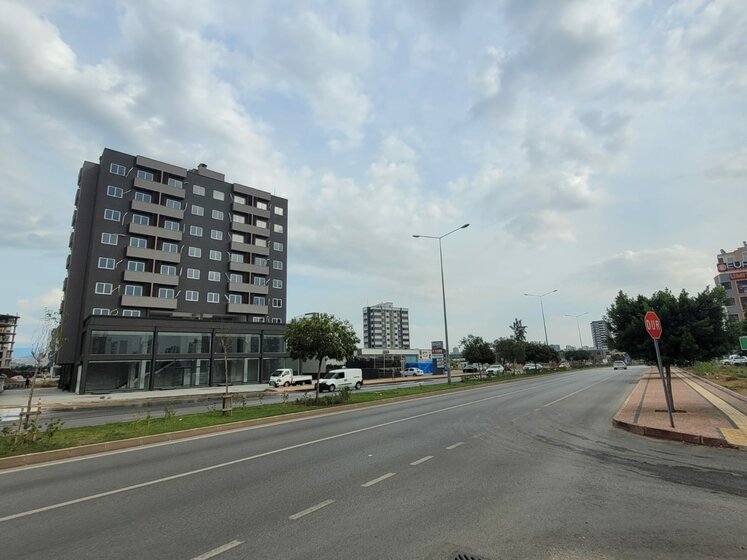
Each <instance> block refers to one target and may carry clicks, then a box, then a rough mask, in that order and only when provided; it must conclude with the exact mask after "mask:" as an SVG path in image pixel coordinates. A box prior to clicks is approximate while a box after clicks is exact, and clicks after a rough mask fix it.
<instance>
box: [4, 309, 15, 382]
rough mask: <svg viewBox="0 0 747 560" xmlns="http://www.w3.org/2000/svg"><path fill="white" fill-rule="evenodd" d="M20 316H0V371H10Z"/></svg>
mask: <svg viewBox="0 0 747 560" xmlns="http://www.w3.org/2000/svg"><path fill="white" fill-rule="evenodd" d="M17 325H18V315H0V369H10V362H11V360H12V359H13V345H14V344H15V342H16V326H17Z"/></svg>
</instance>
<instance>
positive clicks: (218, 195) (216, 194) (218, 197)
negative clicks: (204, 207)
mask: <svg viewBox="0 0 747 560" xmlns="http://www.w3.org/2000/svg"><path fill="white" fill-rule="evenodd" d="M213 198H214V199H215V200H225V198H226V195H225V194H223V193H222V192H221V191H213Z"/></svg>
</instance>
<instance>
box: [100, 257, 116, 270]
mask: <svg viewBox="0 0 747 560" xmlns="http://www.w3.org/2000/svg"><path fill="white" fill-rule="evenodd" d="M115 262H116V261H115V260H114V259H110V258H108V257H99V268H104V269H106V270H114V265H115Z"/></svg>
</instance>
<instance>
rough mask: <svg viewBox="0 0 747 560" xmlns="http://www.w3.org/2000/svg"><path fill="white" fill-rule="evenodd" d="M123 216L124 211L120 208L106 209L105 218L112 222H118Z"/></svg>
mask: <svg viewBox="0 0 747 560" xmlns="http://www.w3.org/2000/svg"><path fill="white" fill-rule="evenodd" d="M121 218H122V212H120V211H119V210H112V209H111V208H107V209H105V210H104V219H105V220H111V221H112V222H118V221H119V220H120V219H121Z"/></svg>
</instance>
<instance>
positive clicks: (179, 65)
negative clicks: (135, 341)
mask: <svg viewBox="0 0 747 560" xmlns="http://www.w3.org/2000/svg"><path fill="white" fill-rule="evenodd" d="M0 106H1V107H2V110H1V111H0V139H1V141H2V150H0V263H2V265H0V266H1V267H2V268H1V270H2V290H0V312H2V313H9V312H10V313H13V312H17V313H19V314H20V315H21V316H22V318H21V321H22V322H21V327H20V329H19V337H18V339H19V345H20V346H24V345H27V342H28V340H29V339H30V338H31V337H32V335H33V332H34V329H35V322H36V321H37V320H38V318H39V317H41V315H42V310H43V308H44V307H45V306H51V307H56V306H57V305H58V303H59V299H60V296H61V290H60V287H61V285H62V280H63V278H64V275H65V264H64V263H65V257H66V255H67V239H68V235H69V232H70V218H71V215H72V209H73V197H74V193H75V189H76V181H77V173H78V170H79V168H80V166H81V164H82V162H83V161H84V160H90V161H98V157H99V155H100V154H101V151H102V149H103V148H104V147H110V148H113V149H116V150H120V151H124V152H128V153H132V154H141V155H145V156H148V157H152V158H155V159H160V160H163V161H166V162H169V163H174V164H176V165H180V166H183V167H187V168H191V167H194V166H196V165H197V163H199V162H206V163H208V165H209V166H210V167H211V168H213V169H216V170H219V171H222V172H224V173H225V174H226V178H227V180H229V181H236V182H241V183H243V184H249V185H253V186H256V187H258V188H261V189H264V190H268V191H271V192H274V193H276V194H278V195H280V196H284V197H287V198H288V200H289V208H290V210H289V228H288V230H289V253H288V272H289V277H288V305H287V308H288V315H289V317H292V316H294V315H297V314H301V313H305V312H308V311H325V312H330V313H333V314H335V315H337V316H339V317H342V318H345V319H348V320H350V321H351V322H352V323H353V324H354V325H355V327H356V329H357V330H358V332H359V335H360V332H361V328H362V325H361V323H362V313H361V309H362V307H363V306H365V305H370V304H375V303H378V302H381V301H392V302H394V304H395V305H399V306H404V307H408V308H409V309H410V316H411V321H412V323H411V332H412V338H413V345H414V346H420V347H426V346H429V345H430V341H431V340H437V339H443V323H442V320H443V316H442V308H441V285H440V278H439V269H438V247H437V243H436V242H435V241H432V240H427V239H414V238H413V237H412V235H413V234H425V235H440V234H442V233H445V232H447V231H449V230H451V229H453V228H455V227H458V226H460V225H462V224H463V223H467V222H468V223H469V224H470V227H469V228H468V229H465V230H460V231H459V232H457V233H455V234H454V235H452V236H450V237H448V238H446V239H444V241H443V249H444V267H445V272H446V290H447V300H448V306H449V326H450V337H449V338H450V341H451V345H452V346H454V345H455V343H456V342H458V340H459V339H460V338H461V337H463V336H465V335H467V334H476V335H481V336H483V337H485V338H487V339H489V340H493V339H495V338H498V337H500V336H506V335H508V334H509V329H508V325H509V324H510V323H511V322H512V320H513V319H514V317H518V318H520V319H522V320H523V321H524V323H525V324H527V325H528V327H529V330H528V334H529V338H530V339H534V340H540V339H543V338H544V335H543V331H542V320H541V317H540V310H539V305H538V300H537V299H535V298H529V297H525V296H523V295H522V294H523V293H524V292H533V293H542V292H547V291H550V290H553V289H557V290H558V292H557V293H555V294H552V295H551V296H548V297H547V298H545V312H546V314H547V329H548V333H549V338H550V343H557V344H561V345H563V346H564V345H566V344H577V343H578V333H577V330H576V322H575V320H574V319H572V318H568V317H565V316H564V315H567V314H574V315H575V314H580V313H584V312H587V311H588V313H589V314H588V315H587V316H584V317H582V319H581V320H582V321H583V322H582V335H583V337H584V343H585V344H590V332H589V328H588V321H589V320H592V319H598V318H601V316H602V315H603V314H604V312H605V310H606V308H607V307H608V306H609V304H610V302H611V300H612V298H613V297H614V294H615V293H616V292H617V291H618V290H620V289H622V290H625V291H626V292H629V293H634V294H637V293H644V294H650V293H651V292H653V291H654V290H656V289H660V288H664V287H669V288H671V289H672V290H674V291H679V290H681V289H683V288H685V289H687V290H691V291H694V290H702V289H703V288H704V287H705V286H706V285H708V284H711V283H712V282H713V276H714V274H715V261H716V258H715V255H716V253H717V252H718V250H719V249H721V248H723V249H726V250H729V251H730V250H733V249H735V248H736V247H738V246H739V245H741V244H742V241H743V240H746V239H747V227H745V223H746V221H747V220H746V219H745V200H747V199H746V198H745V195H746V194H747V127H746V126H745V123H747V9H745V4H744V2H743V1H742V0H732V1H730V0H714V1H710V2H708V1H702V0H683V1H681V2H665V1H658V0H649V1H632V0H620V1H602V0H590V1H568V2H560V1H554V0H544V1H529V0H516V1H511V0H506V1H503V2H501V1H495V0H493V1H485V2H482V1H479V0H474V1H466V0H464V1H460V2H450V1H427V0H412V1H409V2H394V1H391V2H390V1H387V0H379V1H376V2H365V1H362V0H361V1H351V0H345V1H340V2H334V1H323V2H278V1H267V2H263V1H249V0H247V1H238V0H237V1H214V2H210V1H199V0H191V1H190V2H183V1H179V0H172V1H157V0H152V1H146V0H142V1H130V2H125V1H122V2H114V1H111V2H106V1H103V0H101V1H99V0H79V1H65V2H54V1H51V0H25V1H18V2H15V1H7V0H0Z"/></svg>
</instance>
